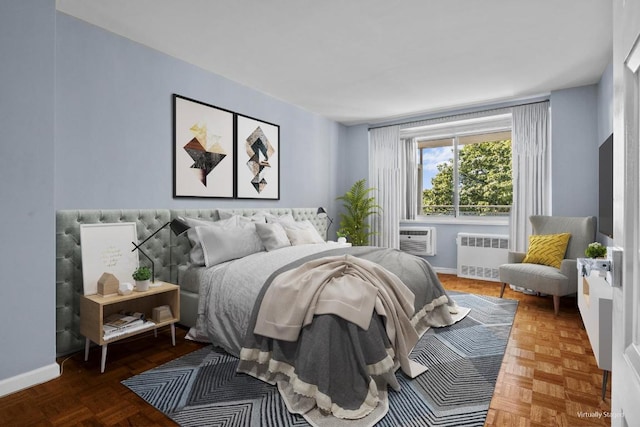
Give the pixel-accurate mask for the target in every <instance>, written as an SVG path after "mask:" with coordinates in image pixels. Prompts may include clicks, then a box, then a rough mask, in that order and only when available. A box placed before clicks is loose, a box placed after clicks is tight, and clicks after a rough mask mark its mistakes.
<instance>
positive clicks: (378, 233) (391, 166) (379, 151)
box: [369, 126, 406, 249]
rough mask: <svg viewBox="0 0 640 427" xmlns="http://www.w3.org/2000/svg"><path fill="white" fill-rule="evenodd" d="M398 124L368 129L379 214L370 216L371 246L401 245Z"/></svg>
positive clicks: (396, 246)
mask: <svg viewBox="0 0 640 427" xmlns="http://www.w3.org/2000/svg"><path fill="white" fill-rule="evenodd" d="M400 145H401V144H400V128H399V127H398V126H387V127H382V128H376V129H371V130H369V186H370V187H373V188H375V191H374V193H373V194H375V197H376V200H377V202H378V205H380V207H381V212H380V214H379V215H372V216H371V217H369V218H370V222H369V224H370V227H371V231H373V232H375V234H374V235H373V236H372V237H371V244H372V245H373V246H380V247H387V248H395V249H399V248H400V236H399V234H400V217H401V214H402V197H403V193H402V182H403V181H406V179H405V178H403V174H404V172H403V169H404V167H403V166H401V157H400Z"/></svg>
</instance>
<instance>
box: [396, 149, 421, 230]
mask: <svg viewBox="0 0 640 427" xmlns="http://www.w3.org/2000/svg"><path fill="white" fill-rule="evenodd" d="M399 148H400V162H401V166H402V165H403V164H404V174H402V178H403V181H404V182H403V183H402V186H401V188H402V192H401V194H404V195H405V200H404V203H402V206H401V208H402V209H401V212H400V218H401V219H415V218H416V214H417V213H418V203H419V201H420V198H419V195H418V193H419V192H420V189H419V188H418V182H419V181H418V142H417V141H416V139H415V138H409V139H402V140H400V147H399Z"/></svg>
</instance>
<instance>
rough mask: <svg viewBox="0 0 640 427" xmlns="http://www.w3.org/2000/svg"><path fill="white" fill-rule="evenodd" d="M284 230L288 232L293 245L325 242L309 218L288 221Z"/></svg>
mask: <svg viewBox="0 0 640 427" xmlns="http://www.w3.org/2000/svg"><path fill="white" fill-rule="evenodd" d="M283 225H284V230H285V232H286V233H287V237H288V238H289V241H291V244H292V245H294V246H295V245H306V244H308V243H324V239H323V238H322V237H321V236H320V234H319V233H318V230H316V228H315V227H314V226H313V224H311V222H310V221H309V220H307V219H305V220H304V221H296V222H295V223H293V224H291V223H286V224H283Z"/></svg>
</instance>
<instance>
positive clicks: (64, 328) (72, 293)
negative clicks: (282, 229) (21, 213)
mask: <svg viewBox="0 0 640 427" xmlns="http://www.w3.org/2000/svg"><path fill="white" fill-rule="evenodd" d="M221 210H224V211H226V212H230V213H232V214H234V215H235V214H237V215H245V216H252V215H254V214H256V213H257V212H259V211H262V212H265V211H266V212H269V213H271V214H273V215H284V214H291V215H293V217H294V219H295V220H296V221H302V220H305V219H308V220H309V221H311V223H312V224H313V225H314V226H315V227H316V229H317V230H318V231H319V232H320V235H321V236H324V235H325V232H326V227H327V223H326V220H325V219H320V218H318V216H317V208H293V209H288V208H273V209H221ZM178 216H190V217H194V218H201V219H209V220H218V219H219V218H220V217H219V215H218V209H197V210H196V209H190V210H169V209H153V210H152V209H145V210H61V211H58V212H57V213H56V352H57V355H58V356H61V355H65V354H69V353H72V352H75V351H78V350H81V349H82V348H83V347H84V338H83V337H82V336H81V335H80V297H81V296H82V295H83V294H84V292H83V283H82V252H81V246H80V243H81V242H80V224H100V223H117V222H135V223H136V230H137V233H138V241H142V240H144V239H145V238H147V237H148V236H149V235H151V234H152V233H153V232H154V231H156V230H158V229H159V228H160V227H162V226H163V225H164V224H166V223H167V222H168V221H170V220H171V219H173V218H176V217H178ZM144 249H145V253H147V255H149V256H150V257H151V258H152V259H153V261H154V264H155V273H156V277H157V278H158V279H160V280H164V281H167V282H171V283H179V280H178V271H179V269H178V267H179V266H180V265H183V264H186V263H187V262H188V253H189V251H190V249H191V244H190V243H189V240H188V239H187V237H186V236H178V237H176V236H174V235H173V234H172V233H171V232H170V229H169V228H168V227H167V228H165V229H163V230H162V231H160V232H159V233H158V234H156V235H155V236H154V237H153V238H152V239H151V240H149V241H148V242H146V243H145V245H144ZM147 262H148V261H147V260H146V258H145V257H144V256H142V255H141V256H140V263H141V264H142V265H145V263H147Z"/></svg>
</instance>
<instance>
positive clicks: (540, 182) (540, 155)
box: [509, 102, 551, 252]
mask: <svg viewBox="0 0 640 427" xmlns="http://www.w3.org/2000/svg"><path fill="white" fill-rule="evenodd" d="M512 115H513V129H512V139H511V144H512V150H511V152H512V162H513V164H512V174H513V204H512V206H511V214H510V222H509V242H510V243H509V245H510V249H511V250H514V251H518V252H525V251H526V249H527V242H528V238H529V235H530V234H531V232H532V228H531V223H530V222H529V216H530V215H549V213H550V191H551V183H550V179H549V172H550V170H549V148H548V145H549V102H541V103H536V104H529V105H522V106H518V107H514V108H513V111H512Z"/></svg>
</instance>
